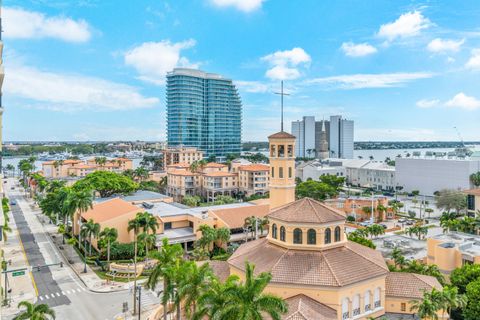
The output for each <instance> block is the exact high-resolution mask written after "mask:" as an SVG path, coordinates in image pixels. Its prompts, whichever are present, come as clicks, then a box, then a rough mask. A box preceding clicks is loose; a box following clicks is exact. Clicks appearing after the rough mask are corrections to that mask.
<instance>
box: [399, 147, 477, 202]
mask: <svg viewBox="0 0 480 320" xmlns="http://www.w3.org/2000/svg"><path fill="white" fill-rule="evenodd" d="M395 170H396V173H395V175H396V183H397V184H398V185H399V186H402V187H403V191H407V192H411V191H412V190H419V191H420V194H422V195H433V194H434V193H435V191H440V190H442V189H458V190H465V189H470V188H471V187H472V186H471V182H470V175H471V174H472V173H476V172H478V171H480V160H474V159H472V158H464V157H447V156H444V157H412V158H396V159H395Z"/></svg>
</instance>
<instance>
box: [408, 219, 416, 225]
mask: <svg viewBox="0 0 480 320" xmlns="http://www.w3.org/2000/svg"><path fill="white" fill-rule="evenodd" d="M414 223H415V221H413V220H407V222H406V224H407V225H408V226H413V224H414Z"/></svg>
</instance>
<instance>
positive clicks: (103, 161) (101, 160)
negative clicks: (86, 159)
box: [95, 157, 107, 167]
mask: <svg viewBox="0 0 480 320" xmlns="http://www.w3.org/2000/svg"><path fill="white" fill-rule="evenodd" d="M95 163H96V164H98V165H99V166H101V167H103V166H104V165H105V164H106V163H107V158H105V157H95Z"/></svg>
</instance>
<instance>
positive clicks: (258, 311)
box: [221, 262, 288, 320]
mask: <svg viewBox="0 0 480 320" xmlns="http://www.w3.org/2000/svg"><path fill="white" fill-rule="evenodd" d="M254 269H255V266H254V265H253V264H250V263H248V262H247V263H246V266H245V282H243V283H240V284H238V285H237V286H234V287H232V288H230V290H229V292H228V293H227V295H228V296H230V302H229V303H228V304H227V306H225V308H224V309H223V311H222V312H221V314H222V317H221V318H222V319H258V320H261V319H264V315H269V316H270V317H271V318H272V319H274V320H280V318H281V315H282V314H284V313H286V312H287V310H288V309H287V304H286V303H285V301H283V299H282V298H280V297H277V296H275V295H273V294H269V293H263V290H265V287H266V286H267V285H268V283H269V282H270V280H271V279H272V275H271V274H270V273H267V272H262V273H260V274H259V275H258V276H255V275H254Z"/></svg>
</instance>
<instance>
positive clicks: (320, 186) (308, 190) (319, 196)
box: [295, 180, 339, 201]
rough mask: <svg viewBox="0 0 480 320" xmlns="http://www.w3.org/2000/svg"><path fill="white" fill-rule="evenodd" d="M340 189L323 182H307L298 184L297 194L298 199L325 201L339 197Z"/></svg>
mask: <svg viewBox="0 0 480 320" xmlns="http://www.w3.org/2000/svg"><path fill="white" fill-rule="evenodd" d="M338 192H339V189H338V188H336V187H335V185H333V186H332V185H330V184H328V183H325V182H322V181H315V180H307V181H304V182H300V183H299V184H297V186H296V188H295V193H296V195H297V198H298V199H301V198H305V197H309V198H313V199H315V200H319V201H323V200H326V199H328V198H333V197H336V196H337V195H338Z"/></svg>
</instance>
